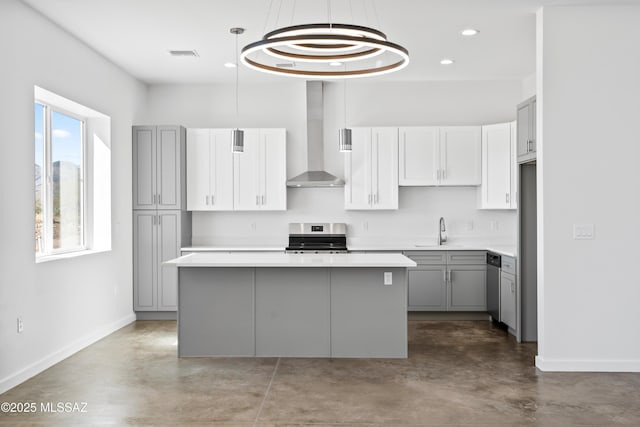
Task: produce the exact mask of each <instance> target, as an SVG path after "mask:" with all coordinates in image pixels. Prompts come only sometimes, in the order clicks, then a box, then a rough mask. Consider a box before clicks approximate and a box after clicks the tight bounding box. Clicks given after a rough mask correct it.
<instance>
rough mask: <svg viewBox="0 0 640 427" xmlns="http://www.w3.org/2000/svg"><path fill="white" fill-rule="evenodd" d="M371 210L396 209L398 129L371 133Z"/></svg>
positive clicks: (377, 130) (378, 129) (376, 129)
mask: <svg viewBox="0 0 640 427" xmlns="http://www.w3.org/2000/svg"><path fill="white" fill-rule="evenodd" d="M371 198H372V204H371V208H372V209H398V129H397V128H374V129H373V130H372V133H371Z"/></svg>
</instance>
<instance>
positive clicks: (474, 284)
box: [405, 251, 487, 311]
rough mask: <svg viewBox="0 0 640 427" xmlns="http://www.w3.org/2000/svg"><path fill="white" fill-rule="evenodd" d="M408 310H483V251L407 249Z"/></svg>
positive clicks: (484, 300) (484, 271)
mask: <svg viewBox="0 0 640 427" xmlns="http://www.w3.org/2000/svg"><path fill="white" fill-rule="evenodd" d="M405 255H406V256H408V257H409V258H411V259H412V260H414V261H415V262H416V263H417V264H418V265H417V266H416V267H413V268H410V269H409V272H408V275H409V291H408V309H409V311H486V310H487V301H486V288H487V282H486V277H485V276H486V265H485V263H486V260H485V252H484V251H408V252H405Z"/></svg>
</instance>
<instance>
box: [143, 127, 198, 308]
mask: <svg viewBox="0 0 640 427" xmlns="http://www.w3.org/2000/svg"><path fill="white" fill-rule="evenodd" d="M132 134H133V139H132V145H133V208H134V211H133V306H134V310H135V311H138V312H147V311H175V310H177V306H178V302H177V286H178V276H177V274H178V272H177V271H176V269H175V267H171V266H163V265H162V263H164V262H165V261H168V260H170V259H173V258H177V257H179V256H180V247H181V246H184V245H188V244H190V239H191V214H190V213H188V212H184V211H183V210H184V209H185V208H186V143H185V141H186V130H185V128H183V127H182V126H134V127H133V130H132Z"/></svg>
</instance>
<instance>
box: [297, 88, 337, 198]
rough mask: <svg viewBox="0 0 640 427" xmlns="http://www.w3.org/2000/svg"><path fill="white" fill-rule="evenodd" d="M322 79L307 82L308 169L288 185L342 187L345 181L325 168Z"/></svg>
mask: <svg viewBox="0 0 640 427" xmlns="http://www.w3.org/2000/svg"><path fill="white" fill-rule="evenodd" d="M322 98H323V94H322V82H321V81H308V82H307V169H308V170H307V171H306V172H303V173H301V174H300V175H298V176H296V177H294V178H291V179H290V180H289V181H287V187H342V186H344V181H343V180H341V179H340V178H338V177H337V176H334V175H331V174H330V173H329V172H326V171H325V170H324V148H323V146H324V136H323V127H324V117H323V116H324V111H323V100H322Z"/></svg>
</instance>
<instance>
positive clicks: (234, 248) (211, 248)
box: [180, 245, 285, 252]
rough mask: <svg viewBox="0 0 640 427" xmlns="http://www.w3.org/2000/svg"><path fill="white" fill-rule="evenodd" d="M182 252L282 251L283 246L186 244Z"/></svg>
mask: <svg viewBox="0 0 640 427" xmlns="http://www.w3.org/2000/svg"><path fill="white" fill-rule="evenodd" d="M180 250H181V251H182V252H284V250H285V247H284V246H233V245H224V246H187V247H184V248H180Z"/></svg>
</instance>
